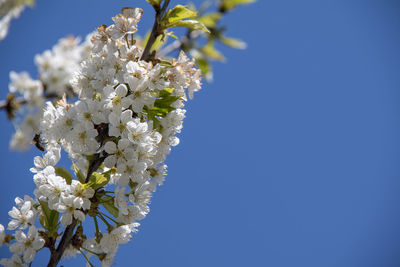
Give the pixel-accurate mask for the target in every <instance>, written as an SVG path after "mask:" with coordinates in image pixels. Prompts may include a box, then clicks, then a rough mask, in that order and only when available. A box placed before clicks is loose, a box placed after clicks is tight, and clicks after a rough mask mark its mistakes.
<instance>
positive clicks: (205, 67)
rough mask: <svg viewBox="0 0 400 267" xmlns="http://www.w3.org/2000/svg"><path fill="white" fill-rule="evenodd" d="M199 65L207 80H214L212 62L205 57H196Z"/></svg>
mask: <svg viewBox="0 0 400 267" xmlns="http://www.w3.org/2000/svg"><path fill="white" fill-rule="evenodd" d="M196 63H197V66H198V67H199V68H200V70H201V73H202V74H203V75H204V77H205V78H206V80H207V81H211V80H212V68H211V65H210V63H209V62H208V61H207V60H206V59H205V58H196Z"/></svg>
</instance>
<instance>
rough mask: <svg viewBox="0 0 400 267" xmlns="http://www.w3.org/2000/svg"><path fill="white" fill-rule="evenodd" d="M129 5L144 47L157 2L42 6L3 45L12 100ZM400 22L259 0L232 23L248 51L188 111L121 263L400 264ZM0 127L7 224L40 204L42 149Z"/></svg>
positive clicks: (377, 4)
mask: <svg viewBox="0 0 400 267" xmlns="http://www.w3.org/2000/svg"><path fill="white" fill-rule="evenodd" d="M195 2H196V3H198V2H199V1H195ZM172 3H173V4H178V3H180V4H185V3H186V2H185V1H172ZM124 6H139V7H142V8H144V17H143V21H142V22H141V24H140V26H141V29H142V31H141V32H140V33H141V34H143V33H144V32H145V30H147V29H149V28H150V27H151V23H152V21H153V11H152V10H151V9H150V8H149V7H148V4H147V3H145V1H144V0H141V1H117V0H113V1H93V0H86V1H77V0H70V1H52V0H48V1H45V0H38V1H37V5H36V6H35V8H34V9H32V10H26V11H25V12H24V13H23V14H22V16H21V18H19V19H17V20H14V21H13V22H12V25H11V29H10V34H9V35H8V36H7V38H6V39H5V40H4V41H3V42H1V43H0V62H1V63H0V85H1V86H0V88H1V90H0V98H1V99H3V98H4V97H5V96H6V94H7V85H8V73H9V71H11V70H15V71H23V70H27V71H29V72H30V73H31V74H33V75H36V70H35V68H34V63H33V56H34V55H35V54H36V53H40V52H42V51H44V50H45V49H48V48H50V47H51V46H52V45H53V44H54V43H55V42H56V41H57V40H58V39H59V38H61V37H63V36H66V35H68V34H74V35H80V36H85V35H86V33H88V32H90V31H92V30H94V29H95V28H96V27H97V26H98V25H100V24H110V23H111V19H110V18H111V16H114V15H115V14H117V13H118V12H119V10H120V9H121V7H124ZM399 12H400V5H399V3H398V1H378V0H376V1H367V0H365V1H357V0H351V1H348V0H347V1H345V0H338V1H329V0H323V1H321V0H318V1H317V0H314V1H312V0H304V1H296V0H285V1H283V0H281V1H277V0H274V1H272V0H270V1H265V0H260V1H258V3H256V4H253V5H250V6H247V7H243V8H240V9H238V10H236V11H235V12H233V13H232V14H229V15H228V16H227V18H226V19H225V20H224V21H225V23H226V24H227V25H229V31H228V33H229V34H230V36H233V37H239V38H242V39H243V40H245V41H246V42H247V43H248V49H247V50H244V51H241V50H230V49H224V50H223V52H224V54H225V56H226V57H227V59H228V60H227V63H226V64H220V63H217V64H215V65H214V77H215V79H214V82H213V83H204V86H203V89H202V91H200V92H199V93H198V94H197V95H196V96H195V98H194V100H193V101H191V102H190V103H189V104H188V106H187V108H188V113H187V118H186V120H185V123H184V129H183V132H182V134H181V135H180V138H181V144H180V145H179V146H178V147H176V148H175V149H174V150H173V152H172V153H171V154H170V155H169V158H168V162H167V163H168V165H169V174H168V176H167V180H166V183H165V184H164V185H163V186H162V187H161V188H160V189H159V190H158V191H157V192H156V193H155V195H154V197H153V201H152V204H151V212H150V214H149V215H148V216H147V218H146V219H145V220H143V221H142V225H141V226H140V229H139V230H140V231H139V233H138V234H137V235H136V236H135V237H134V239H133V240H132V241H131V243H129V244H128V245H122V246H121V248H120V250H119V253H118V255H117V258H116V261H115V266H147V267H151V266H167V267H169V266H171V267H172V266H173V267H200V266H201V267H203V266H212V267H214V266H230V267H236V266H268V267H293V266H299V267H303V266H304V267H336V266H341V267H358V266H363V267H382V266H383V267H392V266H393V267H395V266H399V265H400V227H399V225H400V205H399V204H400V194H399V191H400V179H399V178H400V167H399V164H398V163H399V159H400V142H399V134H400V113H399V109H400V92H399V90H400V75H399V73H400V49H399V47H400V37H399V30H400V17H399ZM0 124H1V126H2V129H3V130H2V131H0V140H1V141H0V151H2V153H1V156H0V157H1V160H0V169H1V171H2V172H1V179H2V184H1V185H2V186H1V188H2V189H1V194H0V201H1V205H0V223H3V224H6V223H7V222H8V215H7V212H8V211H9V210H10V209H11V207H12V205H13V204H14V203H13V199H14V198H15V197H16V196H23V195H24V194H27V193H29V194H32V190H33V185H34V184H33V181H32V175H31V174H30V173H29V168H30V167H31V166H32V164H33V162H32V160H33V157H34V156H35V155H38V154H39V153H38V152H39V151H37V150H35V149H32V150H31V151H28V152H26V153H19V152H10V151H9V150H8V142H9V138H10V136H11V134H12V132H13V129H12V125H11V124H10V123H9V122H8V121H7V120H6V116H5V114H3V113H2V114H0ZM0 255H1V256H7V255H9V254H8V252H7V250H6V249H4V248H2V249H0ZM46 257H48V255H47V254H46V253H43V254H42V255H39V257H38V261H37V262H35V264H33V266H44V265H45V263H46V262H47V261H46ZM82 262H83V261H82V259H81V258H79V259H77V260H72V261H66V262H64V265H65V266H72V265H73V264H75V265H76V266H81V265H82Z"/></svg>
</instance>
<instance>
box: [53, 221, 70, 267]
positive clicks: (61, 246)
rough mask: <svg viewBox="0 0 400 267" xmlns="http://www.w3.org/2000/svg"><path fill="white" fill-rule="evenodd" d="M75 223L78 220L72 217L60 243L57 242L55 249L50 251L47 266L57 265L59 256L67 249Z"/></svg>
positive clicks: (54, 266)
mask: <svg viewBox="0 0 400 267" xmlns="http://www.w3.org/2000/svg"><path fill="white" fill-rule="evenodd" d="M77 223H78V220H77V219H75V218H74V219H73V220H72V223H71V224H70V225H68V226H67V228H65V231H64V234H63V236H62V238H61V241H60V243H59V244H58V247H57V249H56V250H54V251H52V252H51V256H50V261H49V263H48V264H47V267H57V264H58V263H59V262H60V260H61V257H62V255H63V254H64V251H65V250H66V249H67V246H68V245H69V243H70V242H71V240H72V237H73V235H74V229H75V226H76V225H77Z"/></svg>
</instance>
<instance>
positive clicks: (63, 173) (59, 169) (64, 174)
mask: <svg viewBox="0 0 400 267" xmlns="http://www.w3.org/2000/svg"><path fill="white" fill-rule="evenodd" d="M54 169H55V171H56V174H57V175H58V176H61V177H62V178H64V179H65V181H66V182H67V184H71V182H72V180H73V179H74V177H73V176H72V174H71V173H70V172H69V171H67V170H66V169H65V168H63V167H59V166H57V167H54Z"/></svg>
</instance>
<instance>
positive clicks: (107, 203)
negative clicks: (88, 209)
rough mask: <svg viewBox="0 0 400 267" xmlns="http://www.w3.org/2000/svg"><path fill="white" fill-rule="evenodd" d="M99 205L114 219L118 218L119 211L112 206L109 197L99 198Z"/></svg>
mask: <svg viewBox="0 0 400 267" xmlns="http://www.w3.org/2000/svg"><path fill="white" fill-rule="evenodd" d="M101 204H102V205H103V207H104V208H105V209H106V210H107V211H108V212H109V213H110V214H111V215H112V216H114V217H115V218H117V217H118V213H119V210H118V208H117V207H115V206H114V198H113V197H110V196H104V197H103V198H101Z"/></svg>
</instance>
